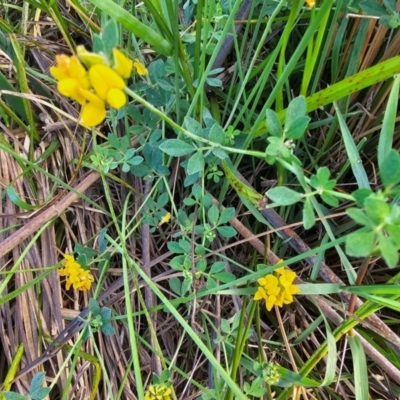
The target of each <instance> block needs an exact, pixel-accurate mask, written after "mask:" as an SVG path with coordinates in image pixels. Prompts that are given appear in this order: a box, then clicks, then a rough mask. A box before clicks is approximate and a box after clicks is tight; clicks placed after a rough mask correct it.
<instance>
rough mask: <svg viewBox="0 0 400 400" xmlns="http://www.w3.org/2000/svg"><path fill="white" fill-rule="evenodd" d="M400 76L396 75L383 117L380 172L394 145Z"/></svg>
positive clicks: (380, 141)
mask: <svg viewBox="0 0 400 400" xmlns="http://www.w3.org/2000/svg"><path fill="white" fill-rule="evenodd" d="M399 88H400V75H396V76H395V78H394V81H393V86H392V90H391V91H390V95H389V100H388V102H387V105H386V110H385V116H384V117H383V122H382V129H381V133H380V135H379V143H378V166H379V171H380V170H381V169H382V166H383V163H384V161H385V159H386V157H387V156H388V154H389V152H390V150H391V149H392V145H393V134H394V128H395V123H396V118H397V113H398V109H397V108H398V102H399Z"/></svg>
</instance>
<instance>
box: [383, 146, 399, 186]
mask: <svg viewBox="0 0 400 400" xmlns="http://www.w3.org/2000/svg"><path fill="white" fill-rule="evenodd" d="M379 174H380V176H381V179H382V183H383V185H384V186H385V187H387V186H394V185H396V184H398V183H400V155H399V153H398V152H397V151H396V150H393V149H392V150H390V151H389V153H388V155H387V157H386V158H385V160H384V161H383V163H382V166H381V167H380V168H379Z"/></svg>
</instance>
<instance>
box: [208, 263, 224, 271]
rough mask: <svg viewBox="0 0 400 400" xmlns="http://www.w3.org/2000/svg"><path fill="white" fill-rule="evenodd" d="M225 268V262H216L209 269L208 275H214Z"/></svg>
mask: <svg viewBox="0 0 400 400" xmlns="http://www.w3.org/2000/svg"><path fill="white" fill-rule="evenodd" d="M225 267H226V262H225V261H217V262H215V263H214V264H213V265H211V268H210V274H216V273H217V272H221V271H222V270H223V269H224V268H225Z"/></svg>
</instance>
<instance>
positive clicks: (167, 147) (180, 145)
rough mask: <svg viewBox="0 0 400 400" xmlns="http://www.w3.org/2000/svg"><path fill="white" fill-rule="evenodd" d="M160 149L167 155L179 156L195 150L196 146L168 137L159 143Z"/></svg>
mask: <svg viewBox="0 0 400 400" xmlns="http://www.w3.org/2000/svg"><path fill="white" fill-rule="evenodd" d="M160 150H161V151H163V152H164V153H167V154H168V155H169V156H173V157H181V156H185V155H187V154H190V153H193V152H194V151H196V147H194V146H192V145H191V144H188V143H186V142H184V141H183V140H180V139H168V140H166V141H165V142H163V143H161V144H160Z"/></svg>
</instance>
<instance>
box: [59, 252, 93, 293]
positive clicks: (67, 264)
mask: <svg viewBox="0 0 400 400" xmlns="http://www.w3.org/2000/svg"><path fill="white" fill-rule="evenodd" d="M62 265H63V267H64V268H62V269H59V270H58V273H59V274H60V275H61V276H65V277H66V281H65V282H66V285H65V288H66V289H67V290H69V289H70V287H71V286H72V287H73V288H74V289H77V290H82V291H86V290H89V289H90V287H91V285H92V283H93V282H94V277H93V275H92V274H91V273H90V271H88V270H84V269H83V268H82V267H81V265H80V264H79V263H78V262H77V261H75V258H74V256H73V255H71V254H64V261H63V263H62Z"/></svg>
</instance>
